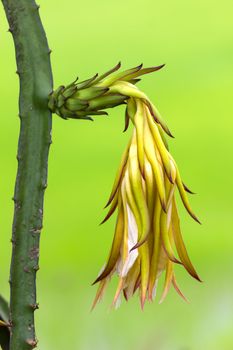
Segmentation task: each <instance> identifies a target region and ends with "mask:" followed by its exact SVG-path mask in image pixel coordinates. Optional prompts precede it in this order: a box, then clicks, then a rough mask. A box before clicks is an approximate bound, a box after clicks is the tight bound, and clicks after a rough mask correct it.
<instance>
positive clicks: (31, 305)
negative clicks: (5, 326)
mask: <svg viewBox="0 0 233 350" xmlns="http://www.w3.org/2000/svg"><path fill="white" fill-rule="evenodd" d="M29 306H30V307H31V308H32V309H33V310H34V311H35V310H37V309H39V304H38V303H35V304H30V305H29Z"/></svg>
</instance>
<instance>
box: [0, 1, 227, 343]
mask: <svg viewBox="0 0 233 350" xmlns="http://www.w3.org/2000/svg"><path fill="white" fill-rule="evenodd" d="M40 5H41V16H42V20H43V23H44V26H45V29H46V32H47V36H48V39H49V44H50V47H51V49H52V50H53V54H52V64H53V72H54V80H55V86H57V85H59V84H63V83H69V82H71V81H72V80H73V79H74V78H75V77H76V75H79V76H80V78H83V79H85V78H88V77H89V76H90V75H92V74H94V73H96V72H103V71H105V70H107V69H109V68H111V67H112V66H113V65H115V64H116V63H117V62H118V61H119V60H121V61H122V65H123V67H125V68H127V67H132V66H135V65H138V64H140V63H141V62H143V63H144V64H145V66H150V65H158V64H161V63H166V67H165V68H164V69H163V70H161V71H159V72H157V73H154V74H153V75H151V76H145V78H144V79H143V82H141V83H140V87H141V88H142V89H144V90H145V92H146V93H147V94H148V95H149V97H150V98H151V99H152V100H153V101H154V102H155V103H156V105H157V107H158V108H159V110H160V112H161V114H162V115H163V117H164V119H165V120H166V121H167V123H168V125H169V127H170V129H171V130H172V132H173V133H174V134H175V137H176V138H175V140H169V144H170V149H171V152H172V153H173V155H174V157H175V158H176V159H177V162H178V164H179V167H180V170H181V172H182V176H183V178H184V180H185V182H186V183H187V184H188V185H189V186H190V187H191V188H192V189H193V190H194V191H195V192H197V193H198V195H196V196H192V198H191V203H192V206H193V208H194V210H195V211H196V213H197V214H198V216H199V217H200V219H201V220H202V222H203V225H202V226H199V225H197V224H196V223H195V222H194V221H192V220H191V219H190V218H189V217H188V215H187V214H186V212H185V211H184V210H183V208H182V206H180V215H181V219H182V229H183V235H184V238H185V242H186V244H187V246H188V250H189V252H190V255H191V258H192V260H193V262H194V264H195V266H196V268H197V270H198V272H199V273H200V275H201V277H202V279H203V280H204V283H203V284H198V283H197V282H196V281H194V280H192V279H191V278H190V277H189V276H188V275H187V273H186V272H184V271H183V270H182V269H181V268H180V267H179V266H178V267H177V268H176V270H177V275H178V281H179V284H180V286H181V288H182V290H183V291H184V293H185V294H186V295H187V297H188V298H189V300H190V301H191V303H190V304H186V303H184V302H183V301H182V300H181V299H180V298H179V297H178V296H177V295H176V293H175V292H174V291H173V290H171V292H170V293H169V295H168V297H167V299H166V301H165V302H164V303H163V304H161V305H159V304H158V299H157V300H156V301H155V302H154V303H153V304H147V305H146V307H145V310H144V312H141V310H140V306H139V300H138V298H137V297H135V298H134V299H133V300H130V301H129V302H128V303H126V302H123V303H122V306H121V307H120V309H118V310H117V311H111V312H109V304H110V302H111V298H112V296H113V292H114V288H115V283H114V282H113V283H112V285H111V287H110V288H109V289H108V291H107V295H106V298H105V299H104V301H103V303H102V304H99V305H98V306H97V308H96V310H95V311H94V312H93V313H90V306H91V303H92V300H93V297H94V295H95V291H96V287H91V282H92V281H93V280H94V278H95V277H96V275H97V273H98V272H99V269H100V268H101V266H102V265H103V263H104V261H105V258H106V256H107V254H108V251H109V247H110V244H111V240H112V237H113V228H114V219H112V220H111V221H109V222H108V223H107V224H106V225H104V226H98V224H99V222H100V221H101V219H102V217H103V215H104V212H103V209H102V208H103V206H104V204H105V201H106V199H107V197H108V194H109V191H110V189H111V185H112V182H113V178H114V175H115V171H116V169H117V166H118V163H119V160H120V156H121V153H122V150H123V149H124V146H125V144H126V142H127V140H128V138H129V134H130V133H131V130H129V131H128V132H127V133H126V134H123V133H122V130H123V124H124V120H123V116H124V108H123V107H120V108H118V109H115V110H111V111H110V116H109V117H98V118H96V120H95V122H94V123H91V122H85V121H73V120H70V121H64V120H61V119H59V118H58V117H56V116H54V121H53V145H52V148H51V153H50V161H49V187H48V190H47V192H46V198H45V216H44V230H43V234H42V239H41V255H40V268H41V269H40V272H39V273H38V302H39V304H40V310H39V311H38V312H37V313H36V319H37V335H38V338H39V349H41V350H44V349H56V350H64V349H76V350H91V349H98V350H99V349H100V350H120V349H123V350H150V349H155V350H219V349H221V350H222V349H223V350H232V349H233V276H232V275H233V268H232V265H233V264H232V252H233V232H232V221H233V214H232V192H233V191H232V173H233V161H232V154H233V147H232V130H233V129H232V128H233V102H232V101H233V95H232V92H233V21H232V15H233V2H232V0H222V1H221V2H219V1H216V0H212V1H210V0H202V1H201V0H195V1H194V0H190V1H184V0H177V1H172V0H167V1H154V0H144V1H143V2H142V1H138V0H118V1H111V0H110V1H109V0H108V1H107V0H100V1H94V0H92V1H77V0H70V1H62V0H56V1H55V0H50V1H45V0H41V1H40ZM7 29H8V26H7V23H6V20H5V17H4V13H3V10H2V9H1V11H0V91H1V93H0V99H1V104H0V115H1V118H0V149H1V151H0V164H1V172H0V232H1V233H0V292H1V293H2V294H3V295H4V296H6V297H7V296H8V293H9V286H8V283H7V281H8V272H9V271H8V270H9V263H10V254H11V245H10V236H11V222H12V214H13V202H12V201H11V197H12V195H13V190H14V180H15V173H16V165H17V164H16V158H15V157H16V148H17V138H18V132H19V119H18V118H17V96H18V78H17V76H16V74H15V71H16V67H15V59H14V49H13V43H12V39H11V35H10V34H9V33H7ZM159 293H161V288H160V289H159Z"/></svg>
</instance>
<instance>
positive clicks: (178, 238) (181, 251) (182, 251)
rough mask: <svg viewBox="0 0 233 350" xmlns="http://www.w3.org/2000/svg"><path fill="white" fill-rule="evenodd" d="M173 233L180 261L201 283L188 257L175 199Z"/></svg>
mask: <svg viewBox="0 0 233 350" xmlns="http://www.w3.org/2000/svg"><path fill="white" fill-rule="evenodd" d="M171 222H172V233H173V238H174V241H175V245H176V249H177V253H178V255H179V257H180V260H181V261H182V263H183V265H184V267H185V269H186V270H187V271H188V273H189V274H190V275H191V276H192V277H194V278H195V279H197V280H198V281H200V282H201V280H200V278H199V276H198V274H197V272H196V270H195V268H194V267H193V265H192V262H191V260H190V258H189V256H188V253H187V250H186V247H185V244H184V241H183V238H182V235H181V231H180V220H179V216H178V212H177V207H176V202H175V199H173V205H172V219H171Z"/></svg>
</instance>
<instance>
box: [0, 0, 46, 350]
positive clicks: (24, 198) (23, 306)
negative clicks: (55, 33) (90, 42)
mask: <svg viewBox="0 0 233 350" xmlns="http://www.w3.org/2000/svg"><path fill="white" fill-rule="evenodd" d="M2 2H3V5H4V9H5V12H6V16H7V19H8V23H9V31H10V32H11V33H12V35H13V39H14V44H15V51H16V61H17V73H18V75H19V79H20V96H19V117H20V136H19V144H18V154H17V159H18V172H17V178H16V185H15V194H14V202H15V207H14V222H13V234H12V246H13V249H12V261H11V275H10V289H11V298H10V322H11V340H10V349H11V350H28V349H32V348H34V347H35V346H36V343H37V340H36V336H35V325H34V311H35V310H36V309H37V308H38V306H37V297H36V272H37V270H38V268H39V267H38V259H39V241H40V232H41V229H42V218H43V199H44V191H45V188H46V184H47V161H48V153H49V146H50V144H51V126H52V123H51V121H52V117H51V112H50V111H49V109H48V107H47V105H48V95H49V93H51V91H52V72H51V66H50V55H49V54H50V50H49V47H48V44H47V40H46V36H45V32H44V30H43V27H42V24H41V20H40V17H39V13H38V12H39V11H38V6H37V5H36V3H35V2H34V1H33V0H2ZM12 122H13V121H12Z"/></svg>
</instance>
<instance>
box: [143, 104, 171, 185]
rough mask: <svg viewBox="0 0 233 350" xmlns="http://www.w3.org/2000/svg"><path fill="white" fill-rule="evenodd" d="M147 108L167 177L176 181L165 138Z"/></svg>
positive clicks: (151, 128)
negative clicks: (164, 141) (163, 138)
mask: <svg viewBox="0 0 233 350" xmlns="http://www.w3.org/2000/svg"><path fill="white" fill-rule="evenodd" d="M145 109H146V117H147V121H148V125H149V128H150V131H151V134H152V136H153V139H154V142H155V144H156V146H157V148H158V151H159V153H160V156H161V159H162V162H163V166H164V169H165V171H166V174H167V177H168V179H169V180H170V182H171V183H174V181H175V178H174V175H175V173H174V168H173V169H172V165H171V161H170V157H169V153H168V151H167V149H166V147H165V145H164V143H163V140H162V138H161V135H160V133H159V130H158V126H157V125H156V123H155V122H154V121H153V120H152V116H151V114H150V111H149V109H148V108H147V107H145Z"/></svg>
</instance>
